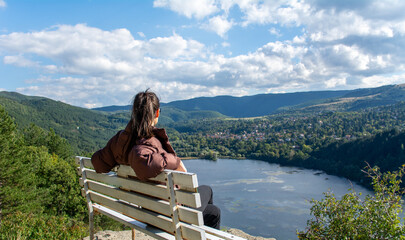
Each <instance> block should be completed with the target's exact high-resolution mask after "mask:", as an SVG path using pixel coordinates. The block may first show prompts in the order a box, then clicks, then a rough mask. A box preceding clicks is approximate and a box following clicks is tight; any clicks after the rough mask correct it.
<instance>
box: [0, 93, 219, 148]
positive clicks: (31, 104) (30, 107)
mask: <svg viewBox="0 0 405 240" xmlns="http://www.w3.org/2000/svg"><path fill="white" fill-rule="evenodd" d="M0 105H2V106H3V107H4V108H5V110H6V111H7V112H8V113H9V114H10V116H11V117H13V118H14V119H15V121H16V123H17V125H18V127H19V128H20V129H23V128H27V127H28V126H30V124H32V123H33V124H35V125H37V126H39V127H41V128H43V129H46V130H49V129H53V130H54V131H55V132H56V133H57V134H58V135H60V136H62V137H63V138H65V139H67V140H68V142H69V143H70V144H71V145H72V147H73V150H74V151H75V153H76V154H79V153H81V152H84V153H86V152H89V153H91V152H94V151H95V150H97V149H99V148H101V147H103V146H104V145H105V144H106V142H107V141H108V139H109V138H110V137H111V136H113V135H114V134H115V133H116V132H117V131H118V130H121V129H123V128H124V127H125V125H126V124H127V123H128V120H129V117H130V113H129V112H128V111H124V112H117V113H112V114H111V113H108V114H107V113H104V112H101V111H94V110H90V109H85V108H80V107H75V106H71V105H69V104H66V103H63V102H60V101H55V100H52V99H49V98H44V97H35V96H26V95H22V94H19V93H15V92H0ZM224 117H226V116H224V115H222V114H220V113H218V112H214V111H183V110H179V109H175V108H173V107H164V108H163V110H162V114H161V117H160V119H159V121H160V123H161V124H165V125H166V124H169V123H173V122H176V121H186V120H193V119H210V118H224Z"/></svg>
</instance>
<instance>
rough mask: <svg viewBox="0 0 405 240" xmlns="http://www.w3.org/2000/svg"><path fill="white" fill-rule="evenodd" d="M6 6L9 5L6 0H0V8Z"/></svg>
mask: <svg viewBox="0 0 405 240" xmlns="http://www.w3.org/2000/svg"><path fill="white" fill-rule="evenodd" d="M6 6H7V4H6V2H5V1H4V0H0V8H2V7H6Z"/></svg>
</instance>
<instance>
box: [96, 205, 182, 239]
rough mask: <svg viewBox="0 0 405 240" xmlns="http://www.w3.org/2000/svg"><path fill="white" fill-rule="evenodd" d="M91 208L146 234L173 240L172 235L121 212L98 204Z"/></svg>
mask: <svg viewBox="0 0 405 240" xmlns="http://www.w3.org/2000/svg"><path fill="white" fill-rule="evenodd" d="M93 208H94V209H95V210H96V211H97V212H99V213H102V214H104V215H107V216H108V217H110V218H112V219H114V220H116V221H119V222H121V223H123V224H125V225H126V226H128V227H131V228H134V229H136V230H138V231H141V232H143V233H145V234H147V235H151V236H152V237H154V238H156V239H158V240H175V238H174V236H173V235H171V234H169V233H167V232H164V231H162V230H161V229H159V228H156V227H153V226H151V225H147V224H145V223H142V222H139V221H137V220H135V219H133V218H130V217H128V216H125V215H123V214H121V213H118V212H116V211H114V210H111V209H109V208H106V207H104V206H101V205H99V204H97V203H96V204H94V205H93Z"/></svg>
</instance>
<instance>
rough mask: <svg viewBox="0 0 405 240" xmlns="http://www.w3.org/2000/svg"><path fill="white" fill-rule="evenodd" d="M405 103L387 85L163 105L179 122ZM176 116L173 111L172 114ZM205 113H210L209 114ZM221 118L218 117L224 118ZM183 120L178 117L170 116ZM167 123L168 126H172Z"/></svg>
mask: <svg viewBox="0 0 405 240" xmlns="http://www.w3.org/2000/svg"><path fill="white" fill-rule="evenodd" d="M400 101H405V85H404V84H403V85H387V86H382V87H378V88H365V89H355V90H342V91H311V92H296V93H280V94H259V95H252V96H244V97H232V96H217V97H199V98H193V99H188V100H179V101H173V102H169V103H166V104H162V108H163V109H164V108H169V107H170V108H174V109H178V110H177V112H180V110H182V111H184V112H183V113H181V114H180V115H183V116H182V117H181V118H180V119H181V120H186V119H189V118H190V117H191V116H184V113H185V112H190V111H194V113H193V114H195V113H196V111H211V113H209V114H213V115H214V116H215V115H218V113H219V114H221V115H225V116H230V117H236V118H245V117H258V116H266V115H271V114H275V113H285V112H290V113H292V112H304V113H305V112H319V111H342V112H343V111H357V110H360V109H365V108H369V107H375V106H384V105H389V104H395V103H397V102H400ZM128 109H130V106H106V107H101V108H95V109H94V110H98V111H103V112H119V111H127V110H128ZM171 114H173V112H171ZM206 114H208V113H207V112H206ZM186 115H187V114H186ZM221 115H218V117H221ZM169 117H171V118H172V120H174V121H178V120H180V119H179V118H178V114H177V113H175V114H174V115H173V116H169ZM170 122H171V121H166V122H165V123H170Z"/></svg>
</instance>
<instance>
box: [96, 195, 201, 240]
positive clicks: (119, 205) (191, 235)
mask: <svg viewBox="0 0 405 240" xmlns="http://www.w3.org/2000/svg"><path fill="white" fill-rule="evenodd" d="M89 194H90V198H91V200H92V201H94V202H96V203H99V204H100V205H103V206H105V207H107V208H112V209H114V210H115V211H118V212H121V213H123V214H124V213H125V215H127V216H129V217H131V218H134V219H135V220H139V221H141V222H144V223H147V224H150V225H152V226H156V227H159V228H161V229H163V230H164V231H166V232H169V233H174V229H173V225H172V220H171V219H170V218H168V217H166V216H163V215H160V214H157V213H154V212H151V211H148V210H146V209H139V208H137V207H134V206H131V205H129V204H127V203H125V202H122V201H119V200H117V199H114V198H110V197H108V196H105V195H102V194H99V193H96V192H93V191H89ZM181 231H182V234H183V238H185V239H205V232H204V230H202V229H199V228H198V227H194V226H191V225H188V224H181Z"/></svg>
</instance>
